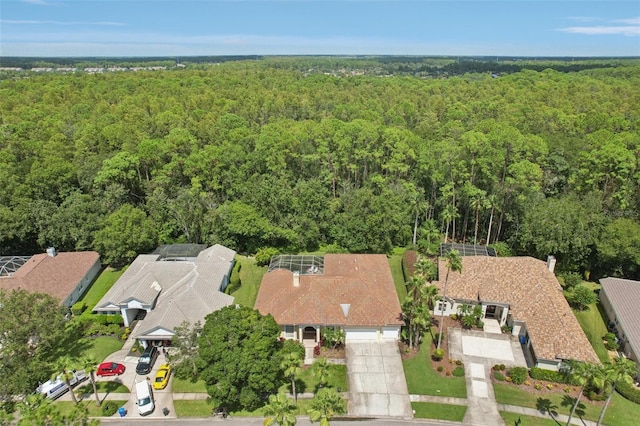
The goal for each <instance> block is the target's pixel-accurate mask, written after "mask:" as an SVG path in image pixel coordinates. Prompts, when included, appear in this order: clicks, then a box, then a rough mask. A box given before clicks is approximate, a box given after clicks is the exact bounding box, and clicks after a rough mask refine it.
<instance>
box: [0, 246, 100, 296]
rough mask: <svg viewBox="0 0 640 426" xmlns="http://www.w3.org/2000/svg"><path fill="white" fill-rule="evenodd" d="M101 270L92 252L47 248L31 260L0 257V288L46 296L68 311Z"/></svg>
mask: <svg viewBox="0 0 640 426" xmlns="http://www.w3.org/2000/svg"><path fill="white" fill-rule="evenodd" d="M101 269H102V265H101V263H100V255H99V254H98V253H97V252H95V251H78V252H57V251H56V250H55V248H52V247H51V248H49V249H47V253H41V254H36V255H33V256H0V288H1V289H4V290H16V289H23V290H26V291H28V292H31V293H36V292H38V293H46V294H49V295H50V296H53V297H54V298H56V299H58V300H60V303H61V305H63V306H66V307H69V308H70V307H71V306H72V305H73V304H74V303H76V302H77V301H78V300H79V299H80V297H82V295H83V294H84V292H85V291H86V290H87V289H88V288H89V286H90V285H91V283H92V282H93V280H94V278H95V277H96V276H97V275H98V273H99V272H100V270H101Z"/></svg>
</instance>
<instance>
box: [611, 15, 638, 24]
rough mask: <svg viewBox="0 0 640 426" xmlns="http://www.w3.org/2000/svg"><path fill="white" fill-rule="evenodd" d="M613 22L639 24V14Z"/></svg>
mask: <svg viewBox="0 0 640 426" xmlns="http://www.w3.org/2000/svg"><path fill="white" fill-rule="evenodd" d="M613 22H616V23H618V24H628V25H640V16H638V17H635V18H630V19H616V20H615V21H613Z"/></svg>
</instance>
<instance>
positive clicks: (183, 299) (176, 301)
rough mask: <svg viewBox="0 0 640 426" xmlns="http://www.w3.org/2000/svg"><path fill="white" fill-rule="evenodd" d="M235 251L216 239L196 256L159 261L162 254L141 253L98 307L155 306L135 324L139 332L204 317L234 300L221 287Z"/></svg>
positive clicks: (101, 309)
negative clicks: (138, 303) (129, 304)
mask: <svg viewBox="0 0 640 426" xmlns="http://www.w3.org/2000/svg"><path fill="white" fill-rule="evenodd" d="M234 256H235V251H233V250H231V249H228V248H226V247H223V246H220V245H215V246H212V247H209V248H207V249H206V250H203V251H202V252H200V254H198V256H197V258H196V259H195V260H191V261H157V259H158V257H159V255H158V254H144V255H140V256H138V257H137V258H136V259H135V260H134V261H133V263H132V264H131V266H129V268H128V269H127V270H126V271H125V272H124V274H122V276H121V277H120V279H119V280H118V281H117V282H116V283H115V284H114V285H113V287H111V289H110V290H109V291H108V292H107V294H105V295H104V297H103V298H102V299H101V300H100V302H98V304H97V305H96V307H95V309H94V310H95V311H98V312H99V311H113V310H114V308H113V306H114V305H115V306H120V305H126V304H127V302H129V301H131V300H137V301H139V302H140V303H141V304H142V305H143V306H145V307H151V306H152V307H153V310H152V311H151V312H149V313H148V314H147V316H146V317H145V319H144V320H142V321H140V322H139V323H138V325H137V326H136V331H135V333H134V336H135V337H140V336H143V335H148V334H149V333H151V332H153V331H154V330H158V329H165V330H169V331H172V330H173V329H174V328H175V327H176V326H178V325H180V324H181V323H182V322H183V321H189V322H191V323H195V322H196V321H204V318H205V316H207V315H208V314H210V313H211V312H214V311H216V310H218V309H220V308H222V307H224V306H228V305H231V304H232V303H233V297H232V296H229V295H227V294H224V293H222V292H221V291H219V289H220V286H221V285H222V284H223V282H225V280H227V278H228V276H229V275H230V274H231V268H232V267H233V257H234Z"/></svg>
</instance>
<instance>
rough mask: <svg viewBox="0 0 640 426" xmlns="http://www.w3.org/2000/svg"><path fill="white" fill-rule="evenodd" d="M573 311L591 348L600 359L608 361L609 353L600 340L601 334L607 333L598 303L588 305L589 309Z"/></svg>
mask: <svg viewBox="0 0 640 426" xmlns="http://www.w3.org/2000/svg"><path fill="white" fill-rule="evenodd" d="M573 313H574V314H575V316H576V318H577V319H578V322H579V323H580V326H581V327H582V330H583V331H584V333H585V334H586V335H587V338H588V339H589V342H591V346H593V350H594V351H596V354H597V355H598V358H600V361H602V362H604V361H608V360H609V354H608V352H607V348H605V347H604V342H603V341H602V336H604V335H605V334H607V326H606V324H605V322H604V319H603V318H602V314H601V313H600V310H599V309H598V303H594V304H592V305H589V309H587V310H584V311H576V310H574V311H573Z"/></svg>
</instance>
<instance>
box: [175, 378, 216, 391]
mask: <svg viewBox="0 0 640 426" xmlns="http://www.w3.org/2000/svg"><path fill="white" fill-rule="evenodd" d="M171 391H172V392H174V393H183V392H204V393H206V392H207V386H206V385H205V383H204V380H198V381H196V382H192V381H190V380H184V379H179V378H177V377H175V376H174V377H173V382H172V384H171Z"/></svg>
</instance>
